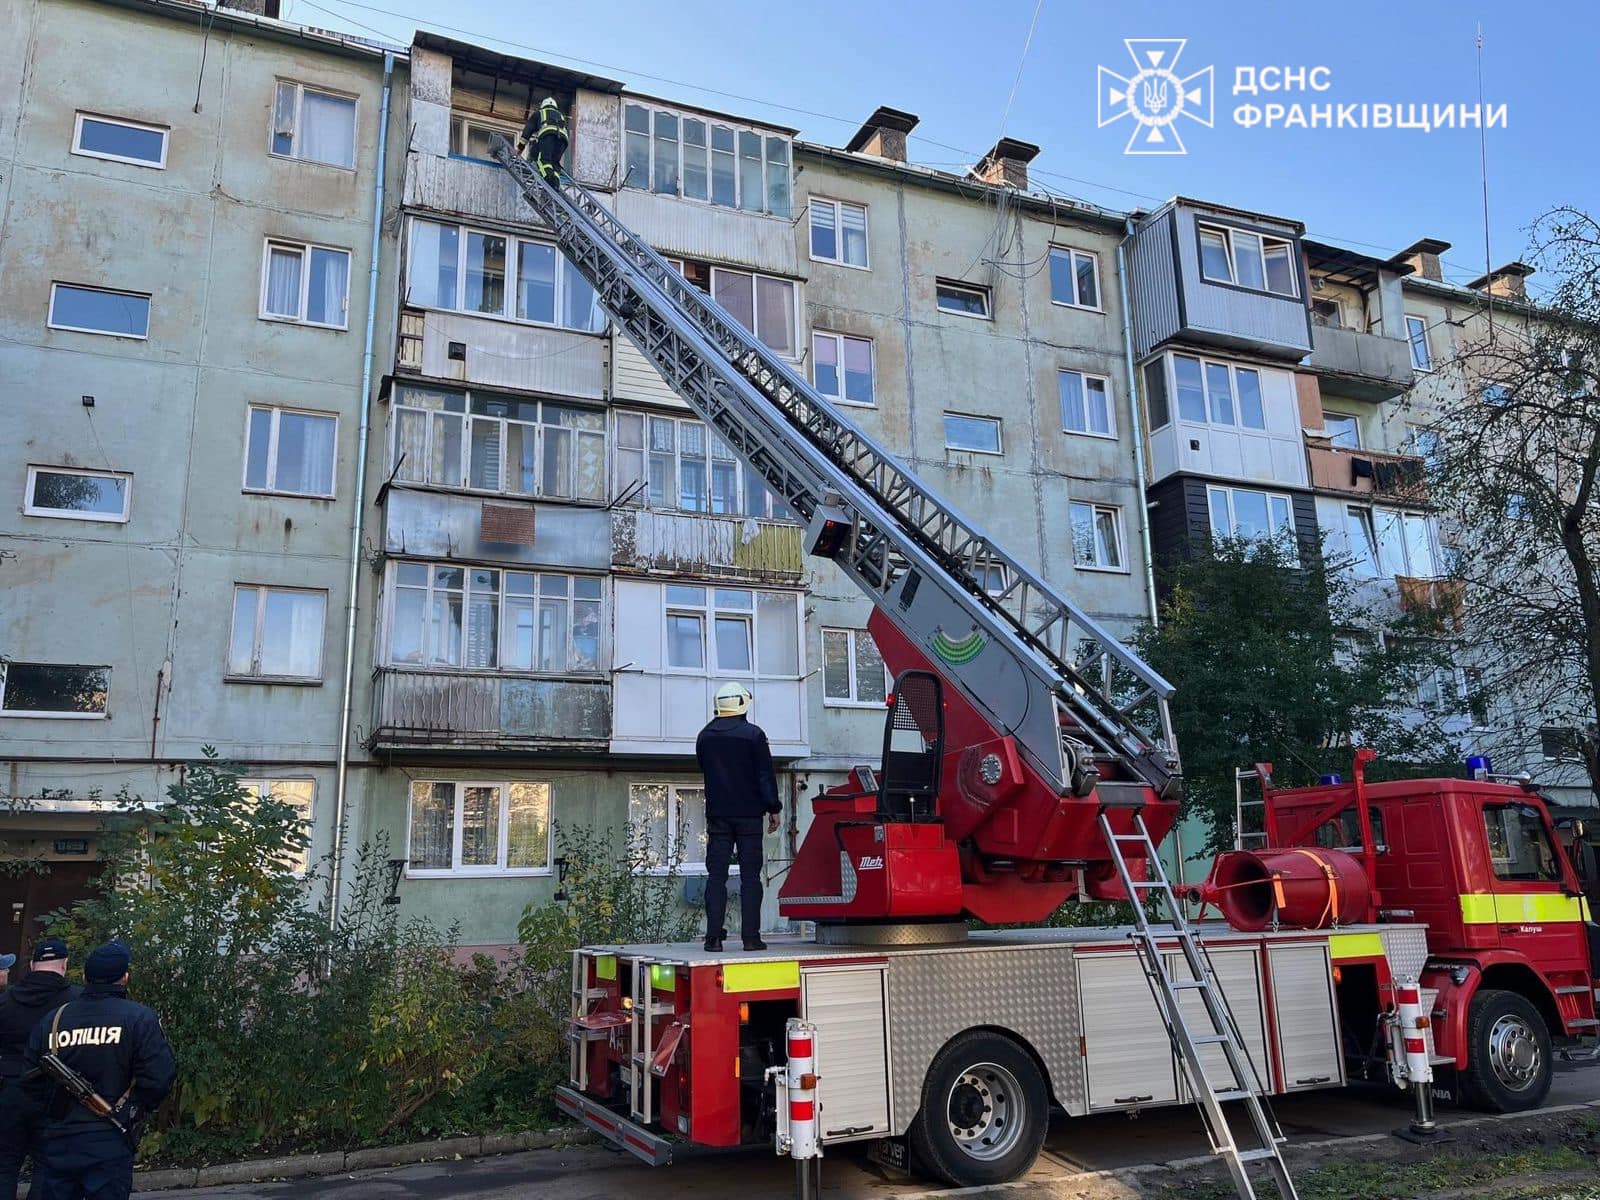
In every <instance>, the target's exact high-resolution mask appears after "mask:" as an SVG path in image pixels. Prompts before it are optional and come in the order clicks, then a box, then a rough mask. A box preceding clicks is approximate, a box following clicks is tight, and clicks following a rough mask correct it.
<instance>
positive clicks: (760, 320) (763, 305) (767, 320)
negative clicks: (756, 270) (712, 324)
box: [711, 267, 798, 358]
mask: <svg viewBox="0 0 1600 1200" xmlns="http://www.w3.org/2000/svg"><path fill="white" fill-rule="evenodd" d="M711 295H712V297H713V298H714V299H715V300H716V302H717V303H718V304H720V305H722V307H723V308H725V309H727V310H728V315H729V316H731V317H732V318H733V319H734V320H735V321H737V322H739V324H741V325H743V326H744V327H745V328H746V329H748V330H749V331H750V332H751V333H753V334H755V335H756V337H758V338H759V339H760V340H761V341H762V342H763V343H765V344H766V345H767V346H769V347H771V348H772V349H773V350H775V351H777V352H778V353H779V354H781V355H783V356H784V357H785V358H795V357H798V355H797V352H796V349H795V347H796V342H795V288H794V280H792V279H777V278H775V277H773V276H771V275H754V274H751V273H750V272H749V271H730V270H728V269H727V268H725V267H712V268H711Z"/></svg>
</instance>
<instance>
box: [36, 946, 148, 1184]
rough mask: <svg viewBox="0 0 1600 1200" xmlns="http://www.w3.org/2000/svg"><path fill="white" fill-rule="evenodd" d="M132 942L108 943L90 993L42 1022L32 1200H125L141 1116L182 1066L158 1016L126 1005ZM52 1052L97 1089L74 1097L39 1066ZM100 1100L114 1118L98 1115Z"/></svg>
mask: <svg viewBox="0 0 1600 1200" xmlns="http://www.w3.org/2000/svg"><path fill="white" fill-rule="evenodd" d="M130 957H131V956H130V955H129V952H128V947H127V944H126V943H124V942H108V943H107V944H106V945H104V946H101V947H99V948H98V949H96V950H95V951H93V952H92V953H91V954H90V955H89V958H88V961H87V962H85V963H84V967H83V977H84V989H83V995H82V996H81V997H79V998H78V999H76V1000H70V1001H68V1002H67V1003H66V1004H63V1005H62V1006H61V1007H60V1008H58V1009H56V1011H55V1013H54V1014H52V1015H51V1016H50V1017H49V1018H48V1019H47V1020H44V1021H41V1022H40V1023H39V1024H38V1026H37V1027H35V1029H34V1031H33V1036H32V1038H31V1039H30V1040H29V1042H28V1050H27V1054H26V1061H27V1064H28V1066H29V1068H30V1072H31V1073H30V1077H29V1079H28V1082H27V1084H26V1085H25V1087H26V1090H27V1093H28V1098H29V1099H30V1101H31V1102H32V1103H33V1104H34V1105H36V1106H37V1107H39V1108H40V1109H41V1110H42V1111H41V1127H40V1131H39V1142H38V1151H37V1157H36V1158H35V1167H34V1170H35V1172H36V1174H37V1182H36V1184H35V1187H34V1192H33V1200H78V1198H79V1197H84V1198H85V1200H127V1198H128V1195H129V1193H130V1192H131V1191H132V1190H133V1152H134V1147H135V1145H136V1144H137V1141H138V1131H139V1127H140V1125H141V1123H142V1122H143V1119H144V1118H145V1117H146V1116H147V1115H148V1114H150V1113H151V1112H153V1111H155V1108H156V1106H157V1105H159V1104H160V1103H161V1101H162V1100H163V1099H165V1098H166V1095H167V1093H168V1092H169V1091H171V1090H172V1084H173V1080H174V1079H176V1078H177V1074H178V1067H177V1063H176V1062H175V1061H174V1059H173V1057H172V1048H171V1047H170V1046H168V1045H167V1035H166V1034H165V1033H163V1032H162V1030H161V1022H160V1020H159V1019H158V1018H157V1017H156V1014H155V1013H154V1012H153V1011H152V1010H151V1009H148V1008H146V1007H145V1006H144V1005H142V1004H136V1003H134V1002H133V1001H132V1000H129V999H128V965H129V961H130ZM52 1054H53V1055H54V1056H55V1057H56V1058H58V1059H59V1060H60V1061H61V1063H62V1064H63V1065H64V1066H66V1067H67V1068H68V1069H70V1070H71V1071H74V1072H76V1073H77V1074H78V1075H79V1076H82V1077H83V1080H84V1081H85V1082H86V1083H87V1084H88V1085H89V1087H90V1088H92V1095H89V1096H83V1097H78V1098H76V1099H75V1098H74V1097H73V1095H72V1094H71V1093H70V1092H68V1091H67V1089H66V1087H65V1086H63V1084H62V1083H61V1082H60V1081H59V1080H58V1079H57V1077H56V1076H55V1075H53V1074H52V1073H51V1072H50V1071H49V1069H48V1067H47V1066H45V1065H42V1064H41V1063H40V1059H41V1058H42V1057H44V1056H47V1055H52ZM97 1101H99V1102H102V1103H103V1105H104V1106H105V1107H107V1108H109V1112H108V1113H97V1112H95V1111H93V1108H95V1107H99V1106H100V1105H97V1104H96V1102H97Z"/></svg>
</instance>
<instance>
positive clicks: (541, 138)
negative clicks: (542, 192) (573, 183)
mask: <svg viewBox="0 0 1600 1200" xmlns="http://www.w3.org/2000/svg"><path fill="white" fill-rule="evenodd" d="M522 142H523V153H525V154H526V153H527V152H528V151H530V150H531V151H532V152H533V153H532V156H531V157H530V159H529V161H531V162H532V163H533V165H534V166H535V167H536V168H538V171H539V174H541V175H543V176H544V177H545V178H546V179H548V180H549V181H550V182H551V183H557V182H559V180H560V170H561V158H562V156H563V155H564V154H566V152H567V142H568V139H567V118H566V117H564V116H562V115H561V110H560V109H559V108H557V107H556V102H555V98H554V97H552V96H546V97H545V98H544V99H543V100H541V101H539V111H538V112H536V113H533V114H532V115H531V116H529V117H528V122H527V124H525V125H524V126H523V127H522Z"/></svg>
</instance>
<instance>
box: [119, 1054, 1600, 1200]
mask: <svg viewBox="0 0 1600 1200" xmlns="http://www.w3.org/2000/svg"><path fill="white" fill-rule="evenodd" d="M1596 1098H1600V1064H1586V1065H1575V1064H1560V1065H1559V1066H1558V1068H1557V1074H1556V1079H1555V1085H1554V1086H1553V1087H1552V1088H1551V1090H1550V1098H1549V1100H1548V1102H1547V1106H1550V1107H1554V1106H1559V1105H1567V1104H1581V1103H1588V1102H1590V1101H1593V1100H1595V1099H1596ZM1273 1107H1274V1111H1275V1112H1276V1113H1277V1115H1278V1119H1279V1122H1280V1123H1281V1124H1282V1126H1283V1129H1284V1132H1285V1133H1287V1134H1288V1135H1289V1139H1290V1141H1291V1143H1293V1142H1304V1141H1319V1140H1322V1139H1326V1138H1333V1137H1355V1136H1360V1135H1363V1134H1374V1133H1385V1132H1389V1131H1392V1130H1394V1129H1397V1128H1403V1127H1404V1126H1405V1124H1406V1122H1407V1120H1408V1119H1409V1117H1410V1115H1411V1107H1410V1103H1409V1101H1408V1099H1407V1097H1406V1096H1405V1095H1404V1094H1402V1093H1399V1092H1396V1091H1394V1090H1392V1089H1388V1088H1376V1087H1371V1088H1369V1087H1356V1088H1348V1089H1345V1090H1342V1091H1333V1092H1308V1093H1303V1094H1300V1095H1294V1096H1285V1097H1280V1098H1278V1099H1276V1100H1274V1102H1273ZM1478 1115H1479V1114H1476V1113H1468V1112H1460V1111H1458V1110H1455V1109H1453V1108H1451V1107H1450V1106H1448V1105H1443V1106H1441V1109H1440V1112H1439V1118H1440V1120H1441V1122H1443V1123H1446V1124H1448V1123H1449V1122H1450V1121H1452V1120H1457V1119H1470V1118H1473V1117H1476V1116H1478ZM1206 1151H1207V1143H1206V1140H1205V1133H1204V1131H1203V1129H1202V1128H1201V1125H1200V1120H1199V1117H1198V1116H1196V1114H1195V1112H1194V1110H1193V1109H1192V1108H1189V1107H1183V1108H1162V1109H1152V1110H1150V1111H1149V1112H1146V1113H1142V1114H1140V1115H1139V1116H1138V1117H1128V1116H1126V1115H1123V1114H1120V1113H1119V1114H1112V1115H1107V1116H1097V1117H1067V1116H1060V1115H1058V1116H1057V1117H1056V1119H1055V1121H1054V1122H1053V1123H1052V1125H1051V1128H1050V1135H1049V1137H1048V1138H1047V1139H1046V1140H1045V1148H1044V1152H1043V1153H1042V1154H1041V1155H1040V1156H1039V1160H1038V1162H1037V1163H1036V1164H1035V1165H1034V1168H1033V1171H1032V1172H1031V1174H1030V1175H1029V1177H1028V1178H1029V1179H1030V1180H1032V1181H1037V1182H1040V1183H1044V1182H1048V1181H1050V1180H1053V1179H1059V1178H1062V1177H1063V1176H1068V1175H1073V1174H1076V1173H1078V1172H1081V1171H1098V1170H1110V1169H1114V1168H1118V1167H1131V1166H1138V1165H1141V1164H1145V1163H1158V1162H1169V1161H1171V1160H1173V1159H1178V1158H1184V1157H1187V1156H1190V1155H1199V1154H1204V1153H1206ZM793 1175H794V1169H793V1164H792V1163H790V1162H789V1161H788V1160H786V1159H780V1158H777V1157H776V1156H775V1155H772V1154H769V1153H766V1152H763V1151H759V1150H757V1151H748V1150H746V1151H736V1152H730V1153H690V1154H683V1155H680V1157H679V1158H678V1160H677V1161H676V1162H674V1163H673V1164H672V1165H671V1166H668V1167H658V1168H652V1167H647V1166H645V1165H644V1164H642V1163H640V1162H637V1161H636V1160H635V1159H633V1158H632V1157H631V1156H629V1155H626V1154H623V1153H621V1152H620V1151H614V1150H611V1149H603V1148H600V1147H589V1146H585V1147H579V1148H569V1149H565V1150H538V1151H533V1152H530V1153H527V1154H508V1155H503V1156H500V1157H496V1158H485V1159H475V1160H463V1161H458V1162H436V1163H423V1164H419V1165H416V1166H409V1167H394V1168H387V1169H384V1170H374V1171H361V1172H356V1173H353V1174H347V1175H335V1176H328V1177H325V1178H321V1179H296V1180H291V1181H287V1182H282V1183H270V1182H269V1183H250V1184H234V1185H230V1186H227V1187H215V1188H198V1189H186V1190H181V1191H165V1192H144V1193H140V1194H141V1196H143V1197H146V1198H147V1200H151V1198H156V1197H161V1198H165V1200H222V1198H223V1197H227V1198H229V1200H233V1198H243V1197H284V1198H287V1197H290V1196H293V1197H294V1198H295V1200H443V1198H446V1197H449V1198H458V1197H459V1198H461V1200H513V1198H517V1200H521V1198H524V1197H528V1196H534V1195H537V1196H541V1197H552V1198H559V1200H642V1198H643V1197H648V1198H649V1200H723V1198H728V1200H735V1198H737V1200H745V1198H754V1197H782V1196H787V1195H789V1194H790V1193H791V1189H792V1181H793ZM822 1190H823V1193H824V1195H825V1197H826V1200H877V1198H890V1197H897V1198H899V1200H909V1197H910V1196H911V1195H912V1194H914V1193H918V1192H926V1191H928V1190H929V1185H928V1184H927V1183H924V1182H921V1181H918V1180H907V1179H903V1178H896V1179H891V1178H887V1177H885V1176H884V1174H883V1173H882V1172H880V1171H879V1170H878V1169H877V1168H876V1167H874V1166H873V1165H872V1164H870V1163H869V1162H867V1159H866V1155H865V1152H864V1151H863V1150H862V1149H861V1148H859V1147H840V1148H838V1149H836V1150H835V1151H833V1152H832V1153H830V1154H829V1155H828V1156H827V1157H826V1159H825V1160H824V1162H823V1174H822Z"/></svg>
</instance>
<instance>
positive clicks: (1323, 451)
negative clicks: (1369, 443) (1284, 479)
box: [1306, 437, 1428, 504]
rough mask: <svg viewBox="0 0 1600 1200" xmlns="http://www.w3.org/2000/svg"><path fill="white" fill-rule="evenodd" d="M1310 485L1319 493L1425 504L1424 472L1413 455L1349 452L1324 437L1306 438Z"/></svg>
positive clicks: (1425, 477)
mask: <svg viewBox="0 0 1600 1200" xmlns="http://www.w3.org/2000/svg"><path fill="white" fill-rule="evenodd" d="M1306 457H1307V458H1308V459H1309V461H1310V466H1311V486H1312V488H1314V489H1315V490H1317V491H1319V492H1339V493H1342V494H1344V495H1347V496H1364V497H1367V498H1369V499H1374V498H1376V499H1385V498H1386V499H1389V500H1393V501H1395V502H1396V503H1402V504H1426V503H1427V499H1428V485H1427V471H1426V469H1425V467H1424V464H1423V461H1422V459H1420V458H1418V457H1417V456H1416V455H1414V454H1388V453H1385V452H1383V451H1379V450H1351V449H1347V448H1345V447H1343V446H1334V445H1331V444H1330V443H1329V441H1328V439H1327V438H1325V437H1308V438H1307V439H1306Z"/></svg>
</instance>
